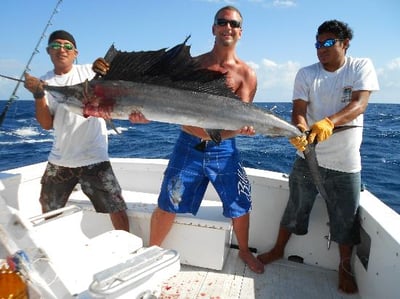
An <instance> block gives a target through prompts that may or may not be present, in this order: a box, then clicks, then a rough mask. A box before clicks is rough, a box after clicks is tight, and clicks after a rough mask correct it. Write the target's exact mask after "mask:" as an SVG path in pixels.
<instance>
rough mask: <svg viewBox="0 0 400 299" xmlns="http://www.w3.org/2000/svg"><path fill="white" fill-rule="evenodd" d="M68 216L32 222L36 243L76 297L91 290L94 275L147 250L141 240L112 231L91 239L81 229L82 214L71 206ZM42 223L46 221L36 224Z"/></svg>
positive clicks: (62, 215) (121, 232)
mask: <svg viewBox="0 0 400 299" xmlns="http://www.w3.org/2000/svg"><path fill="white" fill-rule="evenodd" d="M57 211H58V212H59V211H60V210H57ZM65 211H66V212H65ZM64 212H65V213H63V214H61V215H58V216H57V217H55V218H52V219H48V220H46V221H43V219H45V218H46V217H48V216H49V214H43V215H40V216H37V217H34V218H31V221H33V223H34V227H33V231H34V234H33V237H34V240H35V243H36V244H37V245H38V246H39V247H40V248H42V250H43V251H44V253H45V254H46V256H47V257H48V259H49V260H50V261H51V263H52V265H53V266H54V268H55V269H56V272H57V275H58V276H59V277H60V278H61V280H62V281H63V282H64V283H65V285H66V286H67V288H68V289H69V290H70V291H71V293H72V294H79V293H80V292H82V291H84V290H87V288H88V287H89V285H90V283H91V282H92V279H93V273H97V272H99V271H102V270H104V269H107V268H109V267H111V266H113V265H115V264H118V263H120V262H122V261H125V260H126V259H127V257H129V256H130V255H131V254H132V253H134V252H136V251H137V250H138V249H140V248H142V247H143V242H142V239H141V238H139V237H137V236H135V235H133V234H130V233H128V232H126V231H121V230H111V231H108V232H105V233H102V234H100V235H98V236H96V237H93V238H91V239H90V238H88V237H86V235H84V234H83V232H82V230H81V228H80V224H81V220H82V210H81V209H80V208H78V207H75V206H71V207H68V208H65V210H64ZM51 213H53V214H54V213H57V212H54V211H53V212H51ZM40 219H42V221H41V222H40V223H39V224H37V223H36V224H35V222H37V221H40Z"/></svg>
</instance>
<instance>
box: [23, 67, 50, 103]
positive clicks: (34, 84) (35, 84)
mask: <svg viewBox="0 0 400 299" xmlns="http://www.w3.org/2000/svg"><path fill="white" fill-rule="evenodd" d="M44 84H45V83H44V82H43V81H41V80H39V79H38V78H36V77H33V76H31V75H29V74H28V73H25V83H24V87H25V88H26V89H27V90H29V91H30V92H31V93H32V94H33V97H34V98H35V99H41V98H43V97H44V88H43V85H44Z"/></svg>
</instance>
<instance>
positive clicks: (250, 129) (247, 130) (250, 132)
mask: <svg viewBox="0 0 400 299" xmlns="http://www.w3.org/2000/svg"><path fill="white" fill-rule="evenodd" d="M237 134H241V135H250V136H252V135H255V134H256V130H255V129H254V128H253V126H244V127H242V128H240V129H239V130H238V131H237Z"/></svg>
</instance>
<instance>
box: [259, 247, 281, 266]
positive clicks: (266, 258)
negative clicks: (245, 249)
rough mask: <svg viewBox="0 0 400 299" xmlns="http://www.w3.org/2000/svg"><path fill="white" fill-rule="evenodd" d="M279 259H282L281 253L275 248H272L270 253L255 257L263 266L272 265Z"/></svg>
mask: <svg viewBox="0 0 400 299" xmlns="http://www.w3.org/2000/svg"><path fill="white" fill-rule="evenodd" d="M281 258H283V251H281V250H278V249H276V248H275V247H274V248H272V249H271V250H270V251H268V252H264V253H262V254H260V255H258V256H257V259H258V260H259V261H260V262H261V263H263V264H264V265H266V264H269V263H272V262H274V261H276V260H279V259H281Z"/></svg>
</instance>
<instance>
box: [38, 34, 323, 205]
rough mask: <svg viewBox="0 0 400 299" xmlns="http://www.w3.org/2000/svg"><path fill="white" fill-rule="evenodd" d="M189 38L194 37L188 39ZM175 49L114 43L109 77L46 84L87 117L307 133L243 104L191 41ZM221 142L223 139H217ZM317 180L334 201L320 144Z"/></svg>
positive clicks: (308, 155)
mask: <svg viewBox="0 0 400 299" xmlns="http://www.w3.org/2000/svg"><path fill="white" fill-rule="evenodd" d="M188 38H189V37H188ZM188 38H186V39H185V41H184V42H183V43H181V44H178V45H176V46H175V47H173V48H171V49H166V48H163V49H160V50H155V51H139V52H125V51H119V50H117V49H116V48H115V47H114V45H111V47H110V48H109V50H108V51H107V53H106V55H105V57H104V59H105V60H106V61H107V62H108V63H109V64H110V69H109V70H108V72H107V73H106V75H105V76H103V77H101V78H95V79H93V80H90V81H86V82H83V83H80V84H77V85H72V86H63V87H59V86H49V85H45V86H44V88H45V89H46V90H47V91H48V92H50V93H51V94H54V98H55V100H56V101H58V102H60V103H64V104H65V105H66V106H67V108H68V109H69V110H70V111H72V112H75V113H78V114H80V115H83V116H95V117H96V116H100V117H101V116H103V115H105V114H107V115H108V117H110V118H112V119H129V115H130V114H131V113H133V112H140V113H142V114H143V115H144V116H145V117H146V118H147V119H148V120H153V121H159V122H165V123H171V124H180V125H192V126H197V127H202V128H206V130H207V132H209V134H210V136H211V138H214V137H215V136H218V134H215V133H216V132H218V131H219V130H237V129H240V128H242V127H243V126H253V127H254V129H255V131H256V133H257V134H261V135H264V136H268V137H287V138H292V137H296V136H301V135H304V134H306V133H303V132H301V131H300V130H299V129H298V128H297V127H296V126H294V125H293V124H291V123H289V122H287V121H286V120H284V119H282V118H280V117H279V116H277V115H275V114H274V113H272V112H271V111H269V110H267V109H264V108H262V107H259V106H256V105H254V104H251V103H244V102H242V101H241V100H240V98H239V97H238V96H237V95H236V94H234V93H233V91H232V90H231V89H230V88H229V87H228V86H227V85H226V74H224V73H221V72H216V71H211V70H207V69H202V68H201V67H200V66H199V65H198V62H197V61H196V59H195V58H193V57H192V56H191V55H190V46H188V45H187V44H186V43H187V40H188ZM216 141H217V142H218V140H216ZM303 153H304V156H305V159H306V161H307V163H308V165H309V168H310V171H311V175H312V177H313V180H314V183H315V185H316V187H317V189H318V191H319V193H320V194H321V196H322V197H323V198H324V199H325V200H329V198H328V196H327V193H326V191H325V188H324V186H323V180H322V178H321V175H320V172H319V169H318V161H317V157H316V153H315V145H314V144H310V145H308V146H307V148H306V150H305V151H304V152H303Z"/></svg>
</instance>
